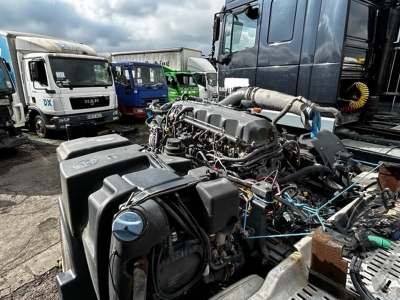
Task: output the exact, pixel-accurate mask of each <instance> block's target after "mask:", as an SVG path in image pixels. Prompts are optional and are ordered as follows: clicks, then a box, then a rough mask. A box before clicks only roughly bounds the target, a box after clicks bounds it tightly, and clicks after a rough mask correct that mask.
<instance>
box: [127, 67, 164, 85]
mask: <svg viewBox="0 0 400 300" xmlns="http://www.w3.org/2000/svg"><path fill="white" fill-rule="evenodd" d="M131 69H132V78H133V80H134V81H135V85H138V86H141V85H142V86H150V85H166V82H165V75H164V70H163V68H161V67H149V66H136V67H135V66H131Z"/></svg>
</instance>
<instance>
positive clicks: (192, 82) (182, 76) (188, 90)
mask: <svg viewBox="0 0 400 300" xmlns="http://www.w3.org/2000/svg"><path fill="white" fill-rule="evenodd" d="M163 68H164V72H165V78H166V81H167V85H168V101H174V100H175V99H176V98H178V97H182V98H183V99H186V98H188V97H199V87H198V85H197V82H196V79H195V78H194V77H193V74H192V73H191V72H189V71H174V70H171V69H169V68H167V67H163Z"/></svg>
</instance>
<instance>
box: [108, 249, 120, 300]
mask: <svg viewBox="0 0 400 300" xmlns="http://www.w3.org/2000/svg"><path fill="white" fill-rule="evenodd" d="M116 253H117V250H116V249H114V250H113V251H112V252H111V255H110V258H109V259H108V271H109V272H110V279H111V283H112V286H113V292H114V294H115V297H117V299H118V300H119V296H118V295H119V292H118V290H117V287H116V286H115V282H114V275H113V273H112V270H111V259H112V264H113V265H114V258H115V254H116Z"/></svg>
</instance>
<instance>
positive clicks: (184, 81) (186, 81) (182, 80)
mask: <svg viewBox="0 0 400 300" xmlns="http://www.w3.org/2000/svg"><path fill="white" fill-rule="evenodd" d="M176 79H177V80H178V83H179V84H180V85H186V86H197V82H196V80H195V79H194V78H193V76H192V74H176Z"/></svg>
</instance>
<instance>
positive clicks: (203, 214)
mask: <svg viewBox="0 0 400 300" xmlns="http://www.w3.org/2000/svg"><path fill="white" fill-rule="evenodd" d="M196 189H197V192H198V193H199V196H200V198H201V200H202V204H203V207H204V209H202V210H199V211H198V212H193V213H194V214H195V215H196V219H197V221H198V222H199V224H200V226H201V227H202V228H203V229H204V230H205V231H206V232H208V233H216V232H219V231H221V230H223V229H224V228H225V227H226V226H227V225H228V224H231V223H233V222H236V221H237V220H238V219H239V191H238V189H237V188H236V187H235V186H234V185H233V184H232V183H231V182H230V181H228V180H227V179H225V178H220V179H216V180H212V181H206V182H200V183H199V184H198V185H197V186H196Z"/></svg>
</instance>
